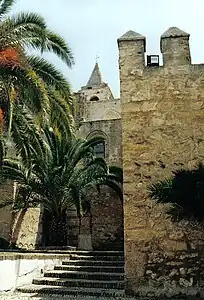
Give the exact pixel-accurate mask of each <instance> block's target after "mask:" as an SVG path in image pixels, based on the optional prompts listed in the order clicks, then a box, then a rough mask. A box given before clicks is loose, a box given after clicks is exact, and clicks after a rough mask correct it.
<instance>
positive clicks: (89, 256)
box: [70, 254, 124, 261]
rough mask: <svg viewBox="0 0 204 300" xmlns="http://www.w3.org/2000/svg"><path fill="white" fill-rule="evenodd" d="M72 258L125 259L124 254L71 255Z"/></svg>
mask: <svg viewBox="0 0 204 300" xmlns="http://www.w3.org/2000/svg"><path fill="white" fill-rule="evenodd" d="M70 260H100V261H124V256H118V255H116V256H115V255H78V254H73V255H70Z"/></svg>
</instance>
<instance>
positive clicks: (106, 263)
mask: <svg viewBox="0 0 204 300" xmlns="http://www.w3.org/2000/svg"><path fill="white" fill-rule="evenodd" d="M62 265H63V266H64V265H66V266H69V265H75V266H97V267H98V266H110V267H123V266H124V261H122V260H120V261H104V260H73V259H72V260H67V261H63V262H62Z"/></svg>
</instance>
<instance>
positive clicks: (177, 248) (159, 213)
mask: <svg viewBox="0 0 204 300" xmlns="http://www.w3.org/2000/svg"><path fill="white" fill-rule="evenodd" d="M160 43H161V44H160V45H161V51H162V54H163V61H164V65H163V66H159V65H157V66H151V65H150V66H149V65H147V66H146V65H145V63H144V61H145V60H144V55H145V37H143V36H141V35H140V34H138V33H136V32H132V31H129V32H127V33H126V34H125V35H123V36H122V37H121V38H119V39H118V47H119V66H120V88H121V111H122V133H123V135H122V147H123V155H122V157H123V174H124V184H123V190H124V237H125V258H126V261H125V271H126V276H127V288H128V290H129V291H131V292H133V293H137V294H142V295H145V296H147V294H148V293H151V296H152V297H153V296H162V295H163V296H164V295H168V296H169V295H172V296H173V295H176V294H179V293H180V292H181V293H184V294H186V293H188V292H190V291H191V292H194V293H196V292H197V291H198V289H199V287H200V286H203V282H204V276H203V277H202V276H201V277H200V279H199V280H200V281H199V283H198V280H197V279H196V275H193V274H191V275H189V276H190V277H191V279H190V277H189V276H188V275H186V274H190V273H191V269H188V268H187V269H185V268H186V267H185V266H184V264H179V263H180V262H182V261H183V258H182V257H185V259H186V260H187V261H188V259H189V258H190V261H191V255H192V257H193V255H195V254H192V253H191V252H190V254H188V252H187V251H186V250H187V249H189V244H190V248H191V249H194V250H193V251H195V252H196V251H197V252H196V253H197V254H196V255H198V248H199V246H198V245H203V240H204V233H203V230H202V231H200V230H199V228H196V227H194V228H192V227H190V226H188V224H186V223H185V226H184V225H182V224H181V225H180V224H176V223H172V222H171V220H170V219H169V218H167V215H166V210H165V207H164V206H163V205H159V204H157V203H156V202H155V201H152V200H150V199H149V197H148V187H149V185H150V184H152V183H153V182H158V181H159V180H163V179H165V178H169V177H170V176H171V175H172V171H175V170H176V169H180V168H186V169H188V168H192V167H194V166H195V165H196V164H197V163H198V162H199V161H203V159H204V139H203V136H204V118H203V116H204V86H203V80H204V65H203V64H201V65H192V64H191V59H190V48H189V34H187V33H185V32H184V31H182V30H180V29H178V28H175V27H171V28H169V29H168V30H167V31H166V32H165V33H164V34H163V35H162V36H161V42H160ZM186 236H187V239H188V243H186ZM194 257H196V256H194ZM188 262H189V261H188ZM178 264H179V268H180V269H179V270H178V268H177V267H175V266H176V265H178ZM196 264H197V263H196V259H194V260H193V262H192V266H193V265H196ZM170 265H171V266H174V267H172V268H175V270H176V271H175V270H174V271H175V272H176V274H177V275H176V276H175V277H174V276H173V275H172V273H171V268H170ZM182 268H183V269H185V271H184V272H183V273H182V271H181V272H180V270H183V269H182ZM189 268H190V267H189ZM198 272H201V273H202V268H201V269H199V270H198ZM181 273H182V274H183V275H182V274H181ZM184 273H185V274H184ZM201 273H199V274H201ZM172 276H173V277H172ZM186 287H187V288H186Z"/></svg>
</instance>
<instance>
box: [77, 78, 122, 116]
mask: <svg viewBox="0 0 204 300" xmlns="http://www.w3.org/2000/svg"><path fill="white" fill-rule="evenodd" d="M94 97H97V98H98V101H91V100H92V99H93V98H94ZM76 100H77V103H78V105H77V109H76V110H77V114H79V115H80V116H81V118H83V120H84V121H98V120H111V119H119V118H120V113H121V109H120V99H114V98H113V95H112V92H111V90H110V88H109V87H108V85H107V84H105V83H103V84H102V85H100V86H96V87H92V88H87V87H84V88H82V89H81V90H80V91H79V92H78V93H76Z"/></svg>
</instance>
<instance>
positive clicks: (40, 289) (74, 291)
mask: <svg viewBox="0 0 204 300" xmlns="http://www.w3.org/2000/svg"><path fill="white" fill-rule="evenodd" d="M17 291H18V292H21V293H32V294H47V295H49V296H50V295H63V296H64V295H66V296H68V295H73V296H78V295H81V296H90V297H93V296H95V297H100V296H103V297H114V298H115V297H123V296H124V295H125V290H122V289H120V290H117V289H99V288H85V287H83V288H66V287H60V288H59V287H56V286H50V285H49V286H48V285H28V286H24V287H20V288H17ZM116 299H117V298H116Z"/></svg>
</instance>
